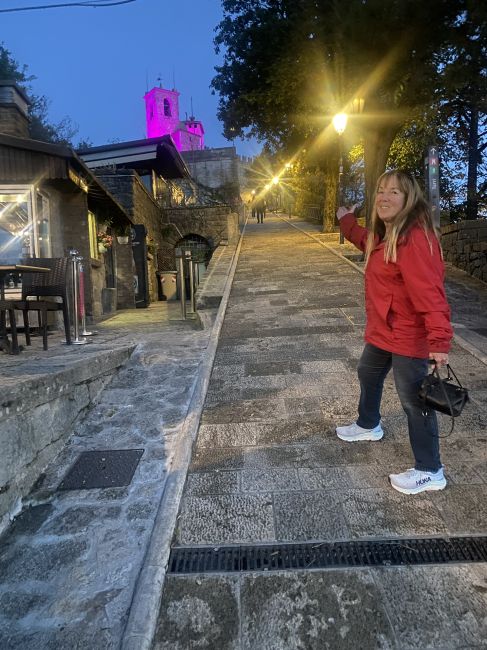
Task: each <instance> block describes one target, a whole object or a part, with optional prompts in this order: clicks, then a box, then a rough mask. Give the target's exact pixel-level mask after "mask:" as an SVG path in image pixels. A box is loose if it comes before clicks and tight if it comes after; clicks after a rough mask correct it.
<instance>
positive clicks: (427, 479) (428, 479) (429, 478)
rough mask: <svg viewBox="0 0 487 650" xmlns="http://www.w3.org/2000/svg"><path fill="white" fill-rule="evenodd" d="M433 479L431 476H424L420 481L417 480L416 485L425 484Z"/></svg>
mask: <svg viewBox="0 0 487 650" xmlns="http://www.w3.org/2000/svg"><path fill="white" fill-rule="evenodd" d="M430 481H431V476H425V477H424V478H421V479H419V481H416V485H417V486H418V487H419V486H420V485H424V484H425V483H429V482H430Z"/></svg>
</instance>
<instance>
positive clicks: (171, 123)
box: [144, 86, 205, 151]
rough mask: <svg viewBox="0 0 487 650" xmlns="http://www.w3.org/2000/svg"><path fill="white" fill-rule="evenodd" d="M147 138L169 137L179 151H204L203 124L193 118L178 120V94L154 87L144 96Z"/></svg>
mask: <svg viewBox="0 0 487 650" xmlns="http://www.w3.org/2000/svg"><path fill="white" fill-rule="evenodd" d="M144 100H145V113H146V122H147V137H148V138H157V137H159V136H161V135H170V136H171V137H172V139H173V140H174V144H175V145H176V147H177V148H178V150H179V151H192V150H195V149H204V133H205V131H204V129H203V124H202V123H201V122H200V121H199V120H196V119H195V118H194V117H193V116H191V117H190V119H189V120H185V121H184V122H183V121H181V120H180V119H179V93H178V91H177V90H176V89H173V90H167V89H165V88H162V87H161V86H159V87H158V88H157V87H154V88H152V90H149V92H148V93H146V94H145V95H144Z"/></svg>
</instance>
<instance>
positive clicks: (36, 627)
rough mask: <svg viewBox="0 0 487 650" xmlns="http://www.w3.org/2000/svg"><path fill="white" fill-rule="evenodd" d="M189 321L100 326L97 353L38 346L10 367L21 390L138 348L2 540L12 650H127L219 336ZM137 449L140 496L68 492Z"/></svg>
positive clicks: (119, 321) (164, 312)
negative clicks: (161, 511) (147, 561)
mask: <svg viewBox="0 0 487 650" xmlns="http://www.w3.org/2000/svg"><path fill="white" fill-rule="evenodd" d="M177 316H178V305H177V304H175V303H172V304H168V303H157V304H156V305H154V306H151V308H150V309H149V310H128V311H126V312H122V313H120V314H118V315H117V316H115V317H113V318H111V319H108V320H107V321H105V322H103V323H101V324H99V325H98V326H97V330H98V335H97V336H96V337H95V338H94V339H93V343H92V344H91V345H89V346H83V347H82V348H81V347H78V348H75V347H74V346H73V347H72V348H66V347H63V346H62V345H61V344H60V340H61V339H60V337H57V336H53V337H50V338H51V340H50V349H49V352H48V353H44V352H42V350H41V349H40V343H39V342H36V341H35V342H34V345H33V347H32V349H27V350H26V351H25V352H22V354H21V355H20V356H19V357H8V356H6V355H4V356H3V357H2V369H3V374H4V378H5V377H6V376H8V377H10V378H12V377H15V376H25V375H26V374H29V373H30V374H32V373H34V372H48V371H49V369H51V370H52V371H54V370H55V368H56V367H65V366H67V365H68V364H69V363H70V361H72V360H73V359H76V358H79V357H80V356H83V355H86V354H89V355H96V354H97V352H98V353H99V352H100V351H103V350H108V349H113V348H114V347H116V346H122V347H123V346H127V345H133V344H136V345H137V348H136V350H135V352H134V353H133V355H132V357H131V358H130V360H129V361H128V363H127V364H126V365H125V366H124V367H123V368H122V370H121V371H120V372H119V373H118V374H117V375H116V376H115V378H114V379H113V381H112V382H111V384H110V385H109V386H108V387H107V388H105V390H104V391H103V393H102V395H101V398H100V399H99V401H98V403H97V404H96V406H95V407H94V408H93V409H92V410H91V412H90V413H89V414H88V416H87V417H86V418H83V419H80V420H79V421H78V422H77V424H76V427H75V430H74V431H73V435H72V437H71V438H70V440H69V443H68V444H67V445H66V447H65V449H64V451H63V452H62V453H61V454H60V456H58V457H57V458H56V460H55V462H54V463H52V465H51V466H50V467H49V468H48V470H47V473H46V476H45V477H44V478H43V480H42V481H40V484H39V485H38V486H37V487H36V489H35V490H34V491H33V493H32V494H31V495H30V498H29V500H30V505H31V507H29V508H26V509H25V510H24V511H23V513H22V514H21V515H20V516H19V517H18V518H17V519H16V520H15V522H14V524H13V525H12V527H11V528H10V530H9V531H8V533H7V534H6V535H4V536H3V537H2V539H1V543H0V648H1V649H2V650H10V649H14V648H16V649H17V648H18V649H19V650H30V649H32V650H34V649H35V650H41V649H44V648H49V649H53V650H54V649H55V650H64V649H66V650H68V649H69V650H71V649H74V648H79V649H80V650H81V649H83V650H99V649H100V650H101V649H103V650H107V649H109V648H110V649H111V648H118V647H119V646H120V643H121V638H122V635H123V630H124V627H125V625H126V622H127V618H128V612H129V609H130V605H131V601H132V599H133V593H134V588H135V585H136V581H137V579H138V576H139V574H140V571H141V567H142V565H143V560H144V557H145V555H146V552H147V547H148V544H149V541H150V536H151V532H152V529H153V525H154V520H155V517H156V514H157V509H158V505H159V502H160V500H161V495H162V493H163V490H164V486H165V483H166V477H167V473H168V471H169V470H170V468H171V464H172V457H173V454H174V447H175V444H176V443H177V439H178V437H179V436H180V435H181V430H182V427H183V423H184V421H185V417H186V415H187V411H188V406H189V404H190V403H191V397H192V394H193V391H194V388H195V382H196V381H197V378H198V367H199V366H200V364H201V360H202V357H203V356H204V354H205V351H206V349H207V345H208V338H209V334H210V333H209V331H208V330H206V331H202V330H199V329H196V327H195V324H194V323H193V322H191V321H186V322H183V321H177V320H171V318H173V317H174V318H177ZM134 448H136V449H137V448H140V449H143V450H144V453H143V455H142V458H141V460H140V463H139V465H138V467H137V470H136V472H135V474H134V478H133V480H132V482H131V484H130V485H129V486H127V487H120V488H111V489H94V490H70V491H58V489H57V488H58V485H59V483H60V482H61V480H62V478H63V477H64V475H65V474H66V472H67V470H68V469H69V468H70V467H71V465H72V464H73V462H74V460H75V459H76V458H77V456H78V455H79V453H80V452H83V451H87V450H89V451H92V450H106V449H134Z"/></svg>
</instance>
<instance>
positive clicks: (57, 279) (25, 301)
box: [13, 257, 71, 350]
mask: <svg viewBox="0 0 487 650" xmlns="http://www.w3.org/2000/svg"><path fill="white" fill-rule="evenodd" d="M24 264H26V265H28V266H43V267H46V268H49V269H51V270H50V271H49V273H46V272H39V273H35V272H34V273H24V274H23V275H22V300H16V301H13V302H14V306H15V309H19V310H21V311H22V312H23V316H24V327H25V342H26V343H27V345H30V329H29V315H28V314H29V311H36V312H37V313H38V317H39V325H40V328H41V330H42V343H43V348H44V350H47V314H48V312H50V311H59V310H61V311H62V312H63V321H64V331H65V334H66V343H67V344H68V345H71V325H70V321H69V311H68V269H69V258H67V257H54V258H50V257H37V258H35V259H28V260H24ZM48 296H49V297H54V298H60V299H61V302H57V301H56V302H55V301H48V300H41V298H47V297H48ZM29 298H36V300H29Z"/></svg>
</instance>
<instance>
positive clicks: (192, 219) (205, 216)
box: [161, 205, 239, 270]
mask: <svg viewBox="0 0 487 650" xmlns="http://www.w3.org/2000/svg"><path fill="white" fill-rule="evenodd" d="M163 215H164V222H165V224H164V234H165V239H164V243H163V246H162V249H161V253H162V258H163V264H164V270H173V269H175V266H174V246H175V245H176V243H177V242H178V241H179V240H180V239H182V238H183V237H185V236H187V235H200V236H201V237H204V238H205V239H206V240H207V241H208V243H209V245H210V247H211V248H212V249H215V248H216V247H217V246H218V245H219V244H221V243H226V242H228V243H234V242H236V241H237V240H238V236H239V216H238V213H237V212H234V211H232V208H231V207H230V206H228V205H221V206H215V207H197V206H196V207H184V208H164V209H163Z"/></svg>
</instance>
